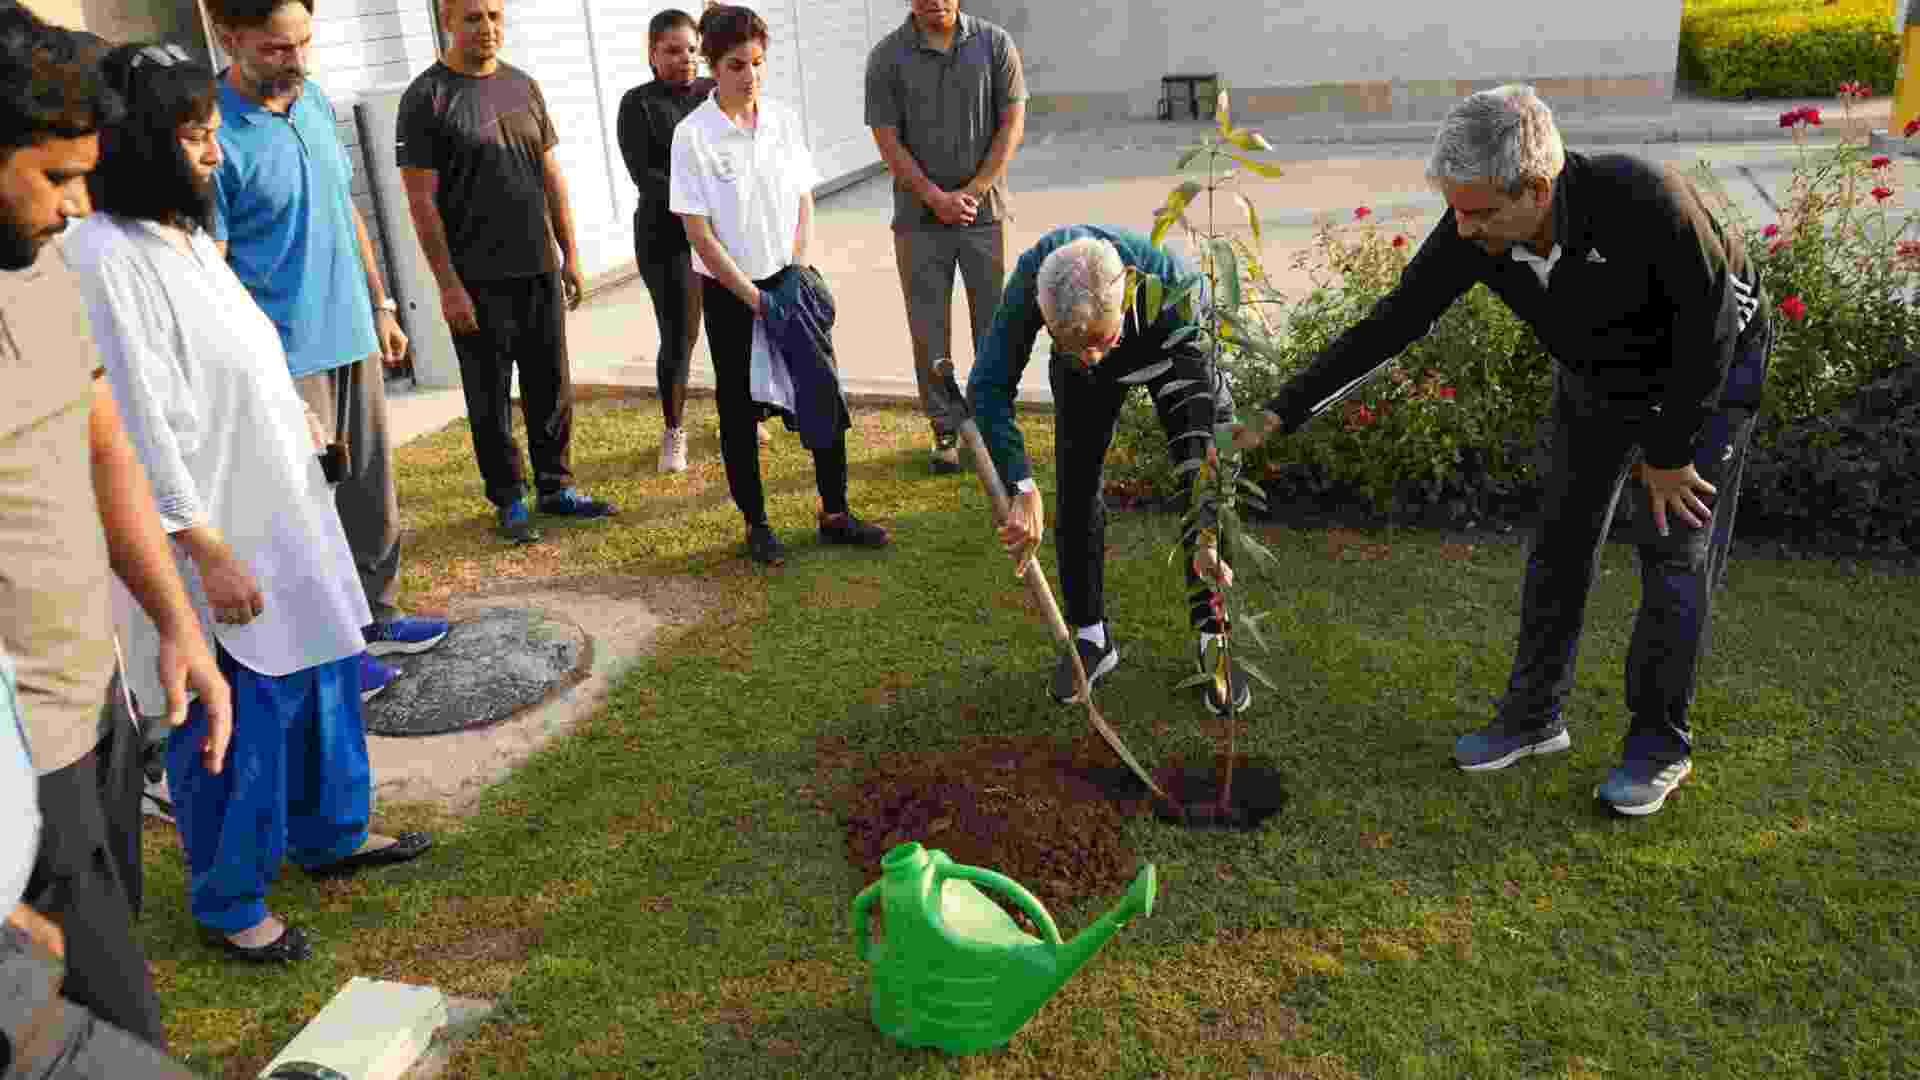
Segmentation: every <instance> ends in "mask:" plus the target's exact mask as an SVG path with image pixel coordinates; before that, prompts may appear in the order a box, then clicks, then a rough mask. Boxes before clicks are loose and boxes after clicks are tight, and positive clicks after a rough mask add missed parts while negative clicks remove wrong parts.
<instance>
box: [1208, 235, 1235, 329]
mask: <svg viewBox="0 0 1920 1080" xmlns="http://www.w3.org/2000/svg"><path fill="white" fill-rule="evenodd" d="M1212 246H1213V269H1214V275H1213V276H1214V277H1216V278H1218V279H1219V280H1218V282H1217V284H1218V286H1219V289H1220V303H1221V304H1222V305H1223V306H1224V307H1226V308H1227V310H1229V311H1231V310H1232V309H1234V308H1237V307H1239V306H1240V253H1239V252H1237V251H1235V250H1234V247H1233V241H1231V240H1228V239H1227V238H1225V237H1221V236H1216V237H1214V239H1213V244H1212Z"/></svg>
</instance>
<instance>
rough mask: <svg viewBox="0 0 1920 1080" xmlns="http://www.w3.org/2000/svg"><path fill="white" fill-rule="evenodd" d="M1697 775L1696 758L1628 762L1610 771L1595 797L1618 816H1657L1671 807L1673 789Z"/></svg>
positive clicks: (1596, 789) (1594, 791)
mask: <svg viewBox="0 0 1920 1080" xmlns="http://www.w3.org/2000/svg"><path fill="white" fill-rule="evenodd" d="M1691 775H1693V759H1692V758H1680V759H1679V760H1677V761H1646V760H1641V761H1635V760H1631V759H1629V760H1627V761H1623V762H1621V763H1620V764H1618V765H1616V766H1614V767H1613V768H1612V769H1611V770H1609V771H1608V772H1607V779H1606V780H1605V781H1604V782H1603V783H1601V785H1600V786H1599V787H1596V788H1594V789H1593V797H1594V798H1596V799H1599V800H1600V801H1601V802H1603V803H1606V804H1607V805H1608V806H1609V807H1611V808H1612V809H1613V812H1614V813H1616V814H1626V815H1628V816H1630V817H1646V816H1647V815H1649V814H1657V813H1659V812H1660V808H1661V807H1662V806H1665V805H1666V804H1667V796H1669V795H1671V794H1673V789H1674V788H1677V787H1679V786H1680V784H1681V782H1682V781H1684V780H1685V779H1686V778H1687V777H1689V776H1691Z"/></svg>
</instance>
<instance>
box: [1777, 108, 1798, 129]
mask: <svg viewBox="0 0 1920 1080" xmlns="http://www.w3.org/2000/svg"><path fill="white" fill-rule="evenodd" d="M1799 122H1800V110H1799V109H1794V110H1793V111H1791V112H1783V113H1781V114H1780V126H1781V127H1783V128H1790V127H1792V126H1793V125H1795V124H1797V123H1799Z"/></svg>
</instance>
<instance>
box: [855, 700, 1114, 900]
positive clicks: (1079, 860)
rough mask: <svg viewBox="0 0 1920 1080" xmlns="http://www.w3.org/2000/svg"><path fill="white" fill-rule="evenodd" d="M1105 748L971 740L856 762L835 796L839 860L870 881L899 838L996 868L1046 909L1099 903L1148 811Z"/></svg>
mask: <svg viewBox="0 0 1920 1080" xmlns="http://www.w3.org/2000/svg"><path fill="white" fill-rule="evenodd" d="M1116 771H1118V772H1120V773H1121V774H1122V775H1124V770H1116V769H1115V767H1114V763H1113V753H1112V751H1111V750H1109V749H1107V747H1106V744H1105V743H1102V742H1100V741H1099V740H1098V739H1095V738H1091V737H1089V738H1086V739H1082V740H1080V741H1078V742H1075V743H1071V744H1067V743H1060V742H1056V741H1054V740H1052V739H1048V738H1042V737H1022V738H1011V737H997V738H986V739H980V740H978V741H975V742H970V743H967V744H965V745H963V746H961V747H958V748H956V749H952V750H944V751H937V752H933V753H895V754H886V755H881V756H879V757H876V758H874V759H872V760H869V761H867V762H866V763H865V764H864V765H863V766H857V767H856V768H855V769H854V770H853V773H852V776H853V779H852V782H851V783H850V784H849V785H848V786H847V787H846V789H845V791H844V792H843V793H842V795H841V797H840V807H839V816H840V820H841V822H842V823H843V824H844V825H845V827H846V836H847V858H848V859H849V860H850V861H851V862H852V863H853V865H855V866H856V867H858V868H860V870H861V871H862V873H863V874H865V875H866V876H867V877H868V878H869V879H878V878H879V877H880V872H881V871H880V859H881V857H882V856H884V855H885V854H886V853H887V852H888V851H889V850H891V849H892V848H893V847H894V845H896V844H901V843H905V842H906V841H909V840H916V841H919V842H920V843H921V844H924V845H926V846H927V847H929V848H937V849H939V850H942V851H945V852H946V853H947V854H948V855H949V856H951V857H952V858H953V860H954V861H955V862H960V863H968V864H971V865H974V866H982V867H986V868H987V869H989V870H996V871H999V872H1000V873H1002V874H1005V875H1006V876H1008V877H1010V878H1012V879H1013V880H1015V881H1017V882H1019V883H1020V884H1022V885H1024V886H1026V888H1027V890H1028V891H1029V892H1031V893H1033V894H1034V895H1035V896H1037V897H1039V898H1040V902H1041V903H1043V904H1045V905H1047V906H1048V907H1049V908H1051V909H1055V910H1058V909H1062V908H1069V907H1072V906H1074V905H1076V904H1079V903H1080V902H1082V901H1087V900H1093V901H1096V902H1098V903H1102V904H1104V903H1108V902H1111V901H1112V900H1113V899H1115V898H1117V897H1118V896H1120V894H1121V893H1123V892H1125V891H1126V888H1127V885H1128V884H1129V883H1130V882H1131V881H1132V880H1133V876H1134V874H1135V873H1136V872H1137V871H1138V870H1139V868H1140V859H1139V856H1137V855H1136V854H1135V853H1134V852H1133V850H1132V849H1131V848H1129V847H1128V846H1127V844H1126V842H1125V840H1124V839H1123V838H1122V833H1123V831H1124V826H1125V823H1126V820H1127V819H1128V818H1130V817H1133V816H1135V815H1138V814H1140V813H1143V812H1145V811H1146V809H1147V800H1146V798H1145V794H1146V793H1145V789H1144V788H1139V787H1137V782H1136V790H1134V791H1130V790H1129V789H1128V788H1127V786H1126V785H1124V784H1122V783H1119V782H1117V778H1116V777H1115V775H1114V774H1115V773H1116Z"/></svg>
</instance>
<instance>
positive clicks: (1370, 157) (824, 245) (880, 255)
mask: <svg viewBox="0 0 1920 1080" xmlns="http://www.w3.org/2000/svg"><path fill="white" fill-rule="evenodd" d="M1797 104H1800V103H1798V102H1792V103H1780V102H1763V103H1756V104H1743V103H1724V102H1700V101H1679V102H1676V103H1675V104H1674V106H1673V107H1672V109H1671V110H1670V111H1667V112H1662V113H1656V114H1639V115H1628V114H1620V113H1603V114H1594V115H1582V114H1579V113H1576V112H1571V111H1569V112H1567V113H1565V114H1562V115H1561V116H1560V118H1559V119H1560V120H1561V124H1562V128H1563V132H1564V134H1565V137H1566V141H1567V143H1568V145H1569V146H1570V147H1573V148H1575V149H1579V148H1583V147H1590V146H1608V147H1614V148H1619V149H1633V150H1635V151H1637V152H1639V153H1643V154H1645V155H1647V156H1649V157H1652V158H1655V159H1658V160H1663V161H1671V162H1674V163H1677V164H1683V165H1690V164H1693V163H1695V162H1699V161H1706V162H1708V163H1709V164H1710V165H1711V167H1712V169H1713V172H1714V175H1715V177H1716V179H1717V180H1718V181H1719V182H1720V183H1721V184H1722V185H1723V186H1724V187H1725V188H1726V190H1727V191H1728V192H1729V194H1731V195H1733V196H1734V197H1735V198H1736V199H1737V200H1738V201H1739V202H1740V204H1741V205H1742V207H1743V208H1744V209H1745V210H1746V212H1747V213H1748V214H1749V215H1750V216H1752V217H1753V218H1755V219H1758V220H1768V219H1770V218H1771V217H1772V214H1773V212H1772V210H1771V207H1770V204H1769V199H1770V198H1771V196H1772V195H1773V193H1776V192H1778V191H1779V190H1780V189H1781V187H1782V185H1783V183H1784V181H1785V180H1786V178H1787V177H1788V176H1789V175H1790V173H1791V168H1792V163H1793V160H1794V157H1795V156H1796V155H1797V154H1798V153H1799V150H1798V148H1797V147H1795V145H1794V144H1793V143H1792V142H1791V141H1790V140H1788V139H1787V138H1786V136H1787V134H1788V133H1787V132H1784V131H1782V129H1781V128H1780V126H1779V114H1780V112H1781V111H1782V110H1783V109H1785V108H1790V107H1793V106H1794V105H1797ZM1806 104H1818V105H1820V106H1821V108H1822V110H1823V113H1824V114H1825V117H1826V119H1827V123H1826V125H1825V126H1824V128H1823V129H1822V136H1821V138H1822V140H1823V141H1831V140H1832V139H1833V138H1834V137H1835V133H1836V132H1837V131H1839V130H1841V129H1842V127H1843V126H1844V125H1843V118H1842V114H1841V110H1840V109H1839V108H1838V107H1837V104H1836V103H1834V102H1830V101H1829V102H1812V101H1809V102H1806ZM1888 111H1889V102H1888V100H1887V99H1884V98H1882V99H1876V100H1873V101H1869V102H1866V103H1864V104H1863V105H1862V106H1860V107H1858V108H1856V109H1854V110H1853V112H1854V122H1853V124H1852V125H1851V130H1853V131H1854V132H1856V133H1861V132H1864V131H1866V130H1869V129H1871V128H1872V127H1874V126H1876V125H1877V126H1879V127H1884V126H1885V124H1886V118H1887V115H1888ZM1435 127H1436V125H1434V124H1431V123H1428V124H1404V123H1383V124H1351V123H1346V122H1344V121H1342V122H1339V123H1335V122H1332V121H1328V120H1314V119H1311V118H1309V119H1303V120H1297V121H1292V120H1288V121H1281V122H1278V123H1272V124H1263V125H1261V130H1262V131H1264V132H1265V133H1266V134H1267V136H1268V138H1269V139H1271V140H1273V141H1274V142H1275V144H1276V145H1275V150H1274V152H1273V153H1272V154H1270V155H1265V156H1266V157H1268V158H1270V159H1272V160H1274V161H1275V162H1277V163H1278V164H1280V165H1281V167H1282V168H1283V169H1284V170H1285V173H1284V175H1283V176H1281V177H1280V178H1278V179H1275V180H1262V179H1258V178H1251V177H1250V178H1247V179H1246V180H1245V187H1244V189H1243V190H1244V191H1245V193H1246V194H1247V196H1248V198H1249V199H1251V200H1252V201H1253V203H1254V204H1255V206H1256V207H1257V208H1258V210H1259V213H1260V216H1261V231H1262V244H1261V250H1262V254H1263V256H1264V257H1265V260H1266V265H1267V268H1268V270H1269V272H1270V273H1271V274H1272V275H1273V277H1274V279H1275V283H1276V285H1278V286H1279V287H1280V288H1281V290H1282V291H1283V292H1286V293H1290V294H1295V295H1297V294H1299V293H1302V292H1304V291H1305V290H1306V289H1308V288H1310V287H1311V282H1310V281H1309V279H1308V278H1307V276H1306V274H1305V273H1304V271H1301V270H1299V269H1297V268H1295V267H1293V266H1292V265H1291V263H1292V259H1293V256H1294V255H1296V254H1297V253H1300V252H1303V251H1305V250H1307V249H1308V248H1309V247H1310V246H1311V243H1312V239H1313V232H1314V229H1315V227H1316V223H1318V222H1323V221H1338V222H1345V221H1349V220H1351V218H1352V213H1353V210H1354V208H1355V207H1358V206H1367V207H1369V208H1370V209H1371V210H1372V211H1373V216H1372V218H1371V219H1370V220H1372V221H1373V222H1375V223H1376V226H1377V227H1380V228H1397V229H1405V230H1406V231H1407V232H1408V233H1409V234H1410V236H1411V237H1412V238H1413V239H1415V240H1417V239H1418V238H1419V237H1420V236H1421V235H1422V234H1423V233H1424V232H1425V231H1426V229H1427V228H1430V227H1431V226H1432V224H1433V222H1434V221H1435V220H1436V219H1437V218H1438V217H1439V214H1440V212H1441V211H1442V210H1443V209H1444V207H1443V204H1442V203H1441V201H1440V199H1439V198H1438V197H1437V196H1436V195H1435V194H1434V193H1433V192H1432V191H1430V190H1429V189H1428V187H1427V185H1426V181H1425V177H1424V175H1423V173H1424V165H1425V154H1426V147H1427V144H1428V143H1429V142H1430V141H1431V139H1432V137H1433V132H1434V130H1435ZM1209 130H1211V129H1210V128H1208V127H1207V126H1206V125H1204V124H1190V123H1189V124H1180V123H1161V124H1128V125H1121V126H1115V127H1104V128H1098V129H1087V130H1053V131H1040V132H1036V133H1034V134H1032V135H1030V136H1029V137H1028V139H1027V140H1026V142H1025V145H1024V146H1023V147H1022V148H1021V151H1020V154H1019V156H1018V157H1017V158H1016V159H1015V162H1014V166H1013V169H1012V171H1011V175H1010V180H1009V182H1010V186H1011V188H1012V191H1013V193H1014V196H1013V197H1014V210H1015V218H1014V220H1013V222H1012V223H1011V232H1012V236H1011V241H1010V246H1011V253H1012V256H1014V257H1017V256H1018V254H1019V253H1020V252H1021V251H1023V250H1025V249H1026V248H1027V247H1028V246H1029V245H1031V244H1032V243H1033V242H1034V240H1035V239H1037V238H1038V237H1039V236H1040V235H1041V234H1043V233H1045V232H1046V231H1047V230H1049V229H1052V228H1054V227H1056V226H1058V225H1061V224H1068V223H1073V222H1087V221H1092V222H1108V223H1114V224H1123V225H1129V224H1130V225H1135V226H1138V227H1142V228H1145V227H1147V226H1148V225H1149V224H1150V222H1151V218H1152V212H1153V209H1154V208H1155V207H1156V206H1158V205H1159V204H1160V203H1161V202H1162V201H1163V200H1164V199H1165V197H1166V193H1167V191H1168V190H1169V189H1170V188H1171V187H1172V186H1173V179H1172V170H1173V165H1174V163H1175V159H1176V157H1177V154H1178V152H1179V148H1181V147H1184V146H1187V145H1191V144H1192V143H1193V142H1195V141H1196V140H1197V139H1198V138H1199V137H1200V136H1201V135H1202V134H1204V133H1205V132H1206V131H1209ZM1283 140H1284V141H1283ZM890 207H891V195H890V189H889V181H888V179H887V178H886V177H885V176H884V175H883V176H878V177H874V178H872V179H868V180H866V181H863V182H861V183H859V184H856V185H853V186H852V187H849V188H846V189H844V190H842V191H840V192H837V193H835V194H833V195H830V196H827V197H825V198H824V199H822V200H821V203H820V213H819V222H818V226H817V231H816V237H815V251H814V252H813V259H812V261H813V262H814V264H815V265H817V266H818V267H819V268H820V270H821V272H822V273H823V274H824V275H825V276H826V278H827V280H828V281H829V282H830V283H831V285H832V287H833V289H834V292H835V295H836V297H837V298H838V300H839V304H840V313H839V323H838V325H837V327H836V328H835V334H834V336H835V342H836V345H837V346H838V350H839V357H840V365H841V373H842V377H843V379H844V381H845V383H846V386H847V389H848V391H849V392H850V393H851V394H853V395H854V396H856V397H858V398H861V399H865V400H874V399H896V400H911V399H912V398H913V397H914V393H915V391H914V381H913V365H912V358H911V352H910V349H909V338H908V334H907V326H906V315H905V311H904V309H903V307H902V304H901V301H900V285H899V278H898V276H897V273H896V271H895V268H894V261H893V242H892V234H891V232H890V231H889V229H888V221H889V216H890ZM1235 214H1237V212H1235V211H1229V212H1228V213H1225V214H1223V215H1222V216H1223V217H1232V216H1235ZM1238 231H1239V232H1240V234H1241V235H1243V236H1250V234H1249V233H1248V230H1247V229H1246V227H1245V226H1241V227H1240V228H1239V230H1238ZM954 325H955V327H956V328H960V327H964V326H965V325H967V319H966V301H965V293H964V291H963V290H961V289H959V288H958V287H956V289H955V300H954ZM568 335H569V351H570V352H571V354H572V356H573V366H574V381H575V383H576V384H578V385H581V386H594V385H605V386H613V387H622V388H629V389H636V390H644V391H651V390H652V389H653V388H654V386H655V376H654V363H653V358H654V355H655V353H656V350H657V348H658V339H657V336H656V334H655V331H654V321H653V313H652V310H651V306H650V302H649V300H648V297H647V293H646V289H645V288H644V287H643V286H642V285H641V284H640V283H639V282H638V281H637V280H635V281H631V282H627V283H625V284H621V285H617V286H615V287H613V288H610V289H607V290H604V291H602V292H600V293H598V294H597V295H595V296H594V297H593V298H592V299H590V300H589V301H588V302H587V304H586V305H584V306H583V307H582V308H581V309H580V310H579V311H577V312H575V313H574V314H573V315H572V316H571V318H570V320H569V323H568ZM954 337H955V340H954V342H953V350H952V355H953V357H954V361H955V364H956V366H957V367H958V368H959V369H960V370H961V371H962V372H965V371H966V370H967V369H968V368H969V367H970V366H971V363H972V348H971V343H970V342H968V341H967V340H966V338H967V335H966V334H965V333H964V332H963V331H961V330H959V329H956V332H955V335H954ZM1042 348H1044V341H1043V343H1042ZM1040 357H1041V361H1040V362H1037V363H1033V364H1030V365H1029V367H1028V369H1027V374H1026V378H1025V379H1024V380H1023V382H1022V386H1021V390H1022V398H1023V400H1028V401H1036V402H1040V401H1046V400H1048V393H1047V388H1046V365H1045V363H1044V353H1043V352H1042V353H1041V354H1040ZM692 383H693V385H694V386H696V387H703V388H704V387H711V385H712V365H711V361H710V359H709V358H708V356H707V353H706V346H705V342H704V341H703V342H702V344H701V346H700V348H699V350H698V352H697V353H696V355H695V357H694V363H693V375H692ZM390 408H391V411H392V426H393V428H394V431H395V434H396V437H397V438H398V439H399V440H400V441H405V440H406V439H408V438H411V437H413V436H415V435H418V434H422V433H425V432H428V431H433V430H437V429H439V428H441V427H443V426H445V425H446V424H447V423H448V422H449V421H452V420H455V419H458V418H459V417H461V416H463V415H465V407H464V404H463V403H462V401H461V398H460V394H459V392H458V391H457V390H440V391H430V392H407V391H403V390H401V389H399V388H398V387H396V388H395V390H394V391H393V392H392V396H391V398H390Z"/></svg>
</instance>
